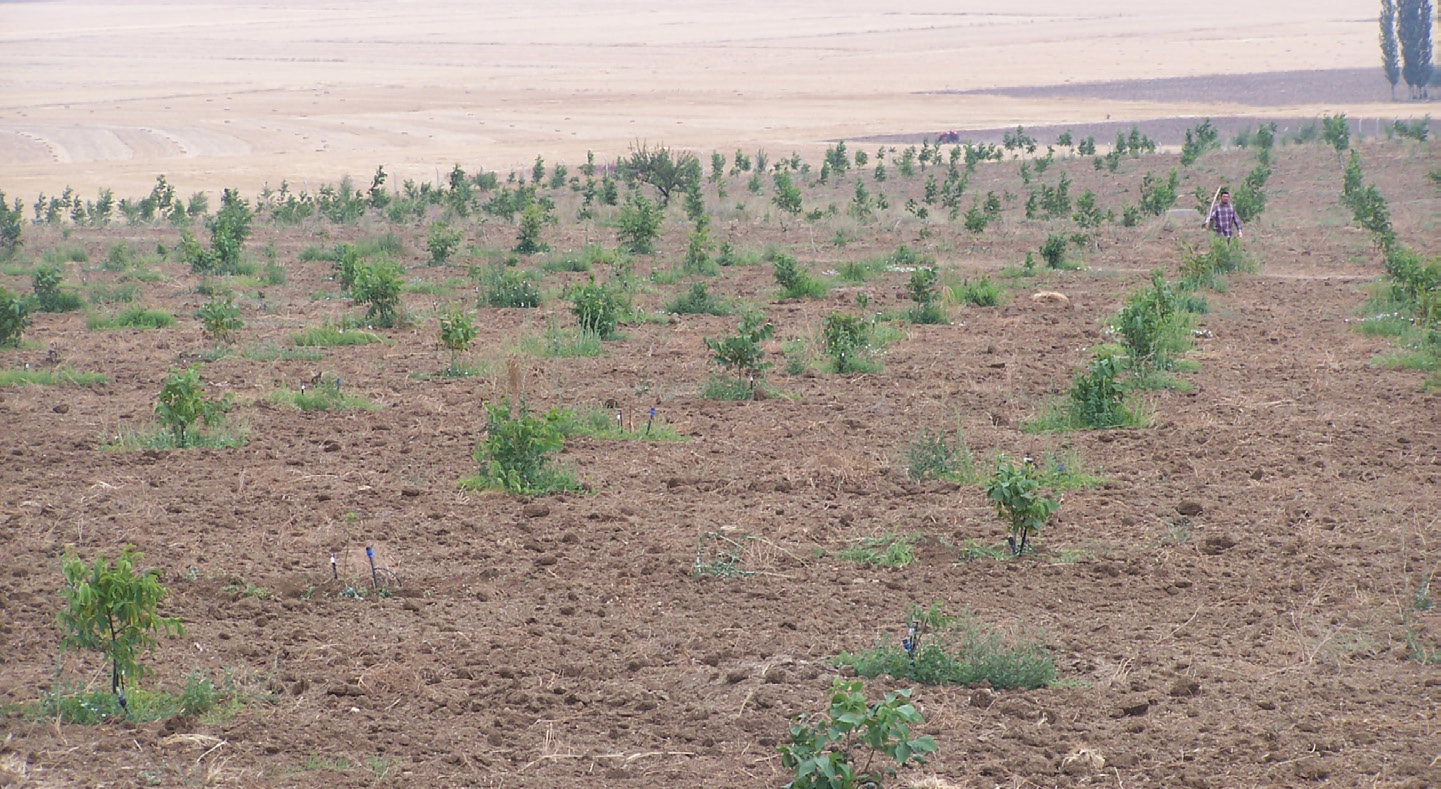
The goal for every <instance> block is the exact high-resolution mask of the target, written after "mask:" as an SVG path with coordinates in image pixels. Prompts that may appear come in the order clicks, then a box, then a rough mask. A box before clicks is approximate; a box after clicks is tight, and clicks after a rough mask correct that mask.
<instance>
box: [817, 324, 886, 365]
mask: <svg viewBox="0 0 1441 789" xmlns="http://www.w3.org/2000/svg"><path fill="white" fill-rule="evenodd" d="M871 344H872V326H871V324H870V322H869V321H867V320H866V319H864V318H861V317H858V316H856V315H848V314H846V313H843V312H833V313H831V314H830V315H827V316H826V322H825V324H824V325H823V326H822V327H821V345H822V347H824V348H825V352H826V356H829V357H830V359H831V371H832V372H834V373H836V374H837V375H848V374H851V373H871V372H875V371H876V370H878V369H880V365H879V364H877V363H875V362H874V361H872V360H871V359H870V351H871Z"/></svg>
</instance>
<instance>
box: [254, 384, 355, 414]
mask: <svg viewBox="0 0 1441 789" xmlns="http://www.w3.org/2000/svg"><path fill="white" fill-rule="evenodd" d="M265 399H266V400H268V401H270V402H272V403H275V404H276V405H281V406H288V407H290V408H294V409H296V410H298V411H374V410H376V408H377V407H378V406H376V405H375V404H374V403H372V402H371V401H370V400H369V399H367V398H366V397H364V396H363V395H358V394H349V393H347V392H344V391H342V390H341V388H340V379H339V378H336V377H335V376H333V375H325V376H322V377H320V378H319V379H317V380H316V381H314V382H313V383H312V384H311V385H301V387H300V388H299V389H298V390H297V389H291V388H289V387H282V388H280V389H276V390H275V391H273V392H271V393H270V394H267V395H266V396H265Z"/></svg>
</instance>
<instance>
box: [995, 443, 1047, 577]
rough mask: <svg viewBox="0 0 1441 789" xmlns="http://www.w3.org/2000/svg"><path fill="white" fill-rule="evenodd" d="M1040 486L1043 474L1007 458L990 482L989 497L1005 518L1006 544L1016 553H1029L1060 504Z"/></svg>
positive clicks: (1000, 464) (998, 512)
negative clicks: (1031, 542)
mask: <svg viewBox="0 0 1441 789" xmlns="http://www.w3.org/2000/svg"><path fill="white" fill-rule="evenodd" d="M1040 488H1041V480H1040V475H1039V473H1038V472H1037V471H1036V468H1035V467H1034V466H1033V465H1032V464H1031V463H1028V462H1023V463H1022V464H1021V465H1019V466H1016V465H1013V464H1011V463H1007V462H1004V460H1003V461H1002V462H1001V463H999V464H998V465H997V467H996V474H995V476H994V477H992V478H991V481H990V483H988V484H987V485H986V498H988V499H990V500H991V501H993V502H995V505H996V514H997V515H999V516H1000V518H1001V520H1003V521H1005V523H1006V530H1007V535H1006V544H1007V545H1009V546H1010V548H1011V553H1012V554H1014V555H1016V556H1020V555H1021V554H1022V553H1024V552H1025V550H1026V547H1027V546H1026V543H1027V541H1028V540H1029V538H1030V537H1031V536H1032V535H1036V534H1039V533H1040V531H1041V527H1042V526H1045V525H1046V523H1047V522H1048V521H1050V519H1051V516H1052V515H1054V514H1055V512H1056V508H1057V507H1058V506H1060V502H1058V501H1056V500H1055V499H1050V498H1046V497H1045V496H1043V495H1041V491H1040Z"/></svg>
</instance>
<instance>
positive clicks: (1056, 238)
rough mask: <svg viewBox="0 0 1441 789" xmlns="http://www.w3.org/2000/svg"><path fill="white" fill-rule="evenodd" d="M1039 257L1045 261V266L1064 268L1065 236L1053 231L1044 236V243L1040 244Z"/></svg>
mask: <svg viewBox="0 0 1441 789" xmlns="http://www.w3.org/2000/svg"><path fill="white" fill-rule="evenodd" d="M1041 259H1042V260H1044V261H1046V266H1047V268H1053V269H1059V268H1065V267H1066V237H1065V236H1061V235H1056V234H1055V233H1052V234H1050V235H1048V236H1046V243H1044V244H1042V245H1041Z"/></svg>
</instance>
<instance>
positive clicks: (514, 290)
mask: <svg viewBox="0 0 1441 789" xmlns="http://www.w3.org/2000/svg"><path fill="white" fill-rule="evenodd" d="M480 306H482V307H514V308H522V309H529V308H534V307H539V306H540V289H539V288H537V287H536V286H535V280H534V278H533V276H532V275H530V274H527V273H526V272H522V271H516V270H514V269H506V268H503V267H495V268H492V269H491V270H490V271H489V272H487V273H486V274H483V275H482V276H481V280H480Z"/></svg>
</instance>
